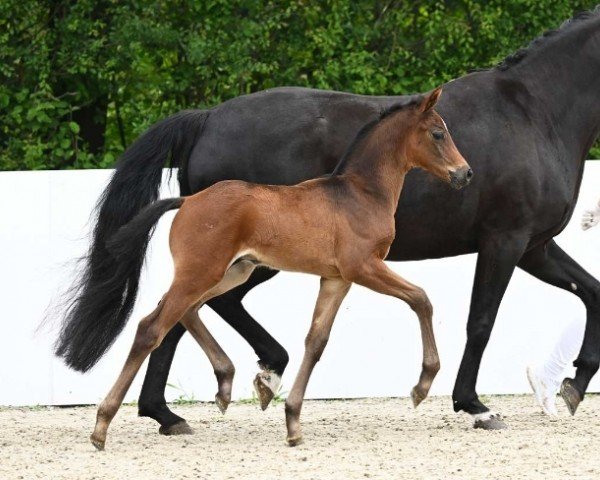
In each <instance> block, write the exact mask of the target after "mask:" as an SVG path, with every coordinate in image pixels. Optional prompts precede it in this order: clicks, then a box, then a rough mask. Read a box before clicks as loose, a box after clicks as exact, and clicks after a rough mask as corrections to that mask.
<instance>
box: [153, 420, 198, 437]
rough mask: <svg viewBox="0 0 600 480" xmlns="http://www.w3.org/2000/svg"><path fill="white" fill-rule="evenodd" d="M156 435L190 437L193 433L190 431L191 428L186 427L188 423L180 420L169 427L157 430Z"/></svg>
mask: <svg viewBox="0 0 600 480" xmlns="http://www.w3.org/2000/svg"><path fill="white" fill-rule="evenodd" d="M158 433H160V434H161V435H167V436H169V435H191V434H192V433H194V431H193V430H192V428H191V427H190V426H189V425H188V423H187V422H186V421H185V420H182V421H181V422H177V423H176V424H174V425H171V426H169V427H165V426H162V425H161V427H160V428H159V429H158Z"/></svg>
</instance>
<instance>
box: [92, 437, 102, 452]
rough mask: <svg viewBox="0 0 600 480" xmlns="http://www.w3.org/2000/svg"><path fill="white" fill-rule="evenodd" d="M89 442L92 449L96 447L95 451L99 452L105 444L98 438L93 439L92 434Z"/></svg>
mask: <svg viewBox="0 0 600 480" xmlns="http://www.w3.org/2000/svg"><path fill="white" fill-rule="evenodd" d="M90 441H91V442H92V445H93V446H94V447H96V450H98V451H100V452H101V451H102V450H104V444H105V441H104V440H100V439H98V438H95V437H94V435H93V434H92V435H90Z"/></svg>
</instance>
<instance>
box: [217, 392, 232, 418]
mask: <svg viewBox="0 0 600 480" xmlns="http://www.w3.org/2000/svg"><path fill="white" fill-rule="evenodd" d="M215 403H216V404H217V407H219V410H220V411H221V413H222V414H223V415H225V412H226V411H227V407H228V406H229V403H230V401H229V400H226V399H224V398H222V397H220V396H219V394H218V393H217V394H216V395H215Z"/></svg>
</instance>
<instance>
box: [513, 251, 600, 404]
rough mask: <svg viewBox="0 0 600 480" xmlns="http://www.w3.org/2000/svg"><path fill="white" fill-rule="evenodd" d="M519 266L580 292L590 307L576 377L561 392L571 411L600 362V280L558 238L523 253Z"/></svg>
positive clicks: (577, 292)
mask: <svg viewBox="0 0 600 480" xmlns="http://www.w3.org/2000/svg"><path fill="white" fill-rule="evenodd" d="M519 267H520V268H522V269H523V270H525V271H526V272H528V273H530V274H531V275H533V276H534V277H536V278H539V279H540V280H542V281H543V282H546V283H549V284H550V285H554V286H556V287H559V288H562V289H563V290H567V291H569V292H571V293H573V294H574V295H577V296H578V297H579V298H580V299H581V301H582V302H583V303H584V305H585V307H586V309H587V321H586V327H585V335H584V337H583V344H582V345H581V351H580V353H579V356H578V357H577V360H575V362H574V363H573V364H574V365H575V367H577V373H576V374H575V378H574V379H569V378H568V379H565V381H564V382H563V386H562V389H561V393H562V396H563V398H564V399H565V402H566V403H567V406H568V407H569V410H570V412H571V414H574V413H575V410H577V406H578V405H579V403H580V402H581V400H583V396H584V395H585V391H586V389H587V387H588V385H589V383H590V380H591V379H592V377H593V376H594V374H595V373H596V371H597V370H598V367H599V365H600V282H598V280H596V279H595V278H594V277H592V276H591V275H590V274H589V273H587V272H586V271H585V270H584V269H583V268H582V267H581V266H580V265H579V264H577V262H575V260H573V259H572V258H571V257H570V256H569V255H567V254H566V253H565V252H564V251H563V250H562V249H561V248H560V247H559V246H558V245H557V244H556V242H555V241H554V240H552V241H551V242H549V243H548V244H547V245H546V246H540V247H537V248H535V249H533V250H532V251H530V252H527V254H526V255H524V256H523V259H522V260H521V262H519Z"/></svg>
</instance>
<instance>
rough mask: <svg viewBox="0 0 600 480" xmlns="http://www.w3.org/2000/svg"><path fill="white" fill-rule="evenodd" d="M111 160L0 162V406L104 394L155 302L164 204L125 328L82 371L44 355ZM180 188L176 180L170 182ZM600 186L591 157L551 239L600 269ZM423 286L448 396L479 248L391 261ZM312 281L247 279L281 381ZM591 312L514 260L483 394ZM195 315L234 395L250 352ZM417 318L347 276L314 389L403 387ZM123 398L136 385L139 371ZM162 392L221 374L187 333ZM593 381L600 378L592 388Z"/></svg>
mask: <svg viewBox="0 0 600 480" xmlns="http://www.w3.org/2000/svg"><path fill="white" fill-rule="evenodd" d="M110 174H111V171H108V170H86V171H53V172H6V173H0V219H1V226H0V252H2V254H1V255H2V260H1V263H0V265H1V267H2V270H1V274H0V288H1V290H0V291H1V292H2V293H1V294H2V307H3V308H2V322H1V325H2V327H1V328H2V333H1V334H0V386H1V387H0V405H32V404H83V403H95V402H97V401H98V400H99V399H101V398H102V397H103V396H104V394H105V393H106V392H107V391H108V389H109V387H110V386H111V385H112V382H113V381H114V380H115V379H116V376H117V374H118V372H119V371H120V369H121V366H122V364H123V361H124V359H125V356H126V354H127V351H128V349H129V346H130V345H131V342H132V339H133V334H134V331H135V325H136V323H137V321H138V320H139V319H140V318H141V317H142V316H143V315H144V313H147V312H149V311H151V310H152V309H153V307H154V306H155V305H156V302H157V301H158V299H159V298H160V296H161V294H162V293H163V292H164V291H165V289H166V287H167V286H168V285H169V283H170V280H171V275H172V266H171V260H170V256H169V252H168V246H167V233H168V227H169V224H170V221H171V219H172V217H173V215H174V212H171V213H170V214H167V215H165V218H163V219H162V220H161V222H160V224H159V228H158V229H157V232H156V235H155V237H154V239H153V241H152V244H151V250H150V255H149V257H148V262H147V268H146V270H145V272H144V273H143V277H142V278H143V280H142V285H141V290H140V298H139V300H138V304H137V306H136V308H135V311H134V313H133V317H132V320H131V322H130V324H129V325H128V326H127V328H126V329H125V331H124V332H123V334H122V335H121V336H120V338H119V339H118V340H117V342H116V343H115V346H114V347H113V348H112V349H111V350H110V352H109V353H108V355H107V356H106V357H105V358H104V359H103V360H101V362H100V363H99V364H98V366H97V367H96V368H95V369H94V370H92V372H90V373H89V374H86V375H80V374H78V373H74V372H72V371H69V370H68V369H67V368H65V367H64V366H63V365H62V364H61V363H60V362H59V361H57V360H56V359H55V358H54V357H53V356H52V354H51V343H52V342H53V340H54V335H55V334H54V332H52V331H50V329H49V328H45V329H43V330H41V331H39V332H38V333H35V330H36V328H37V326H38V324H39V322H40V320H41V319H42V317H43V314H44V310H45V309H46V307H47V305H48V304H49V303H50V301H51V299H52V298H53V297H55V296H56V294H57V293H58V292H59V291H60V290H61V289H64V288H65V287H66V286H68V285H69V284H70V283H71V281H72V278H73V275H74V273H73V271H72V262H71V263H69V262H70V261H72V259H73V258H76V257H77V256H78V255H81V254H82V253H83V252H84V251H85V248H86V246H87V240H86V238H85V236H86V235H87V231H88V225H87V221H88V217H89V214H90V211H91V209H92V206H93V204H94V203H95V201H96V199H97V198H98V196H99V194H100V192H101V191H102V189H103V188H104V186H105V184H106V182H107V180H108V178H109V175H110ZM176 193H177V188H176V186H175V181H174V179H172V181H171V186H170V190H169V188H167V187H165V189H164V190H163V196H173V195H175V194H176ZM598 196H600V162H596V163H594V162H588V165H587V167H586V173H585V176H584V180H583V184H582V188H581V193H580V196H579V203H578V205H577V208H576V210H575V213H574V216H573V220H572V222H571V224H570V225H569V226H568V227H567V229H566V230H565V231H564V232H563V233H562V234H561V235H560V236H559V237H558V243H559V244H560V245H561V246H562V247H563V248H564V249H565V250H566V251H567V252H569V253H570V254H571V255H572V256H573V257H574V258H575V259H576V260H577V261H578V262H579V263H580V264H582V265H583V266H584V267H585V268H586V269H588V271H589V272H590V273H592V274H593V275H595V276H596V277H600V227H599V228H596V229H593V230H591V231H589V232H582V231H581V229H580V227H579V219H580V217H581V214H582V212H583V210H584V209H585V208H587V207H589V206H592V205H594V204H595V202H596V201H597V200H598ZM391 266H392V268H394V269H395V270H397V271H398V272H401V273H402V275H403V276H405V277H406V278H408V279H410V280H411V281H412V282H414V283H417V284H419V285H421V286H422V287H424V288H425V290H426V291H427V292H428V293H429V296H430V298H431V300H432V303H433V305H434V309H435V317H434V321H435V329H436V336H437V339H438V346H439V350H440V356H441V361H442V370H441V372H440V374H439V376H438V378H437V379H436V382H435V383H434V386H433V389H432V393H433V394H450V393H451V391H452V386H453V382H454V378H455V376H456V372H457V369H458V365H459V362H460V358H461V355H462V352H463V347H464V342H465V325H466V320H467V313H468V308H469V301H470V290H471V284H472V278H473V273H474V267H475V256H474V255H467V256H462V257H456V258H448V259H441V260H428V261H422V262H405V263H393V264H391ZM317 289H318V280H317V279H316V278H315V277H310V276H308V275H301V274H289V273H282V274H280V275H277V276H276V277H275V278H274V279H273V280H271V281H269V282H267V283H265V284H263V285H261V286H259V287H257V288H256V289H255V290H253V291H252V292H251V293H250V294H249V295H248V296H247V298H246V299H245V300H244V303H245V305H246V307H247V308H248V310H249V311H250V313H251V314H252V315H253V316H254V317H255V318H256V319H258V320H259V321H260V322H261V324H262V325H263V326H264V327H265V328H266V329H267V330H268V331H269V332H271V333H272V334H273V335H274V337H275V338H277V339H278V340H279V341H280V342H281V344H282V345H283V346H284V347H285V348H287V349H288V351H289V353H290V358H291V361H290V365H289V367H288V370H287V372H286V374H285V375H284V378H283V390H284V391H286V390H288V389H289V387H290V386H291V384H292V381H293V378H294V375H295V373H296V372H297V369H298V367H299V363H300V360H301V358H302V353H303V344H304V336H305V334H306V332H307V330H308V326H309V323H310V319H311V314H312V308H313V305H314V301H315V299H316V294H317ZM584 315H585V310H584V308H583V306H582V305H581V303H580V302H579V300H578V299H577V298H576V297H575V296H573V295H571V294H569V293H567V292H564V291H561V290H558V289H556V288H553V287H550V286H548V285H545V284H543V283H541V282H539V281H538V280H535V279H533V278H532V277H530V276H528V275H527V274H524V273H523V272H521V271H517V272H516V273H515V275H514V277H513V280H512V282H511V284H510V286H509V288H508V291H507V293H506V295H505V298H504V302H503V303H502V306H501V308H500V312H499V315H498V319H497V321H496V326H495V329H494V332H493V334H492V338H491V340H490V343H489V346H488V348H487V350H486V353H485V356H484V358H483V362H482V365H481V371H480V376H479V383H478V391H479V393H520V392H527V391H528V390H529V387H528V385H527V381H526V379H525V374H524V371H525V366H526V365H527V363H528V362H530V361H535V360H539V359H542V358H543V357H544V355H546V354H547V352H548V351H549V349H550V348H551V347H552V345H553V342H554V341H555V340H556V339H557V337H558V336H559V334H560V332H561V329H562V328H563V327H564V326H565V325H566V324H567V323H568V322H569V321H571V320H572V319H573V318H576V317H582V316H584ZM201 316H202V318H203V319H204V320H205V322H206V324H207V325H208V327H209V329H210V330H211V331H212V332H213V333H214V335H215V337H216V338H217V340H218V341H219V342H220V343H221V345H222V346H223V348H224V349H225V351H226V352H227V353H228V354H229V356H230V357H231V359H232V360H233V362H234V363H235V365H236V368H237V374H236V380H235V385H234V397H235V398H248V397H250V396H251V395H252V387H251V381H252V378H253V376H254V374H255V372H256V370H257V368H256V364H255V362H256V357H255V355H254V352H253V351H252V349H251V348H250V347H249V346H248V345H247V344H246V343H245V342H244V341H243V340H242V339H241V337H240V336H239V335H237V334H236V333H235V332H234V331H233V330H232V329H231V328H230V327H229V326H227V325H226V324H225V322H223V321H222V320H221V319H220V318H219V317H217V316H216V315H215V314H214V313H213V312H212V311H211V310H210V309H209V308H208V307H203V309H202V311H201ZM420 351H421V347H420V336H419V330H418V322H417V320H416V318H415V316H414V314H413V313H412V311H410V309H408V308H407V307H406V306H405V305H404V304H403V303H402V302H400V301H398V300H394V299H391V298H386V297H383V296H381V295H377V294H375V293H372V292H370V291H367V290H366V289H363V288H361V287H357V286H354V287H353V288H352V290H351V291H350V294H349V295H348V297H347V299H346V300H345V301H344V304H343V305H342V308H341V310H340V314H339V316H338V319H337V321H336V324H335V326H334V328H333V332H332V335H331V339H330V342H329V345H328V346H327V349H326V351H325V354H324V355H323V358H322V360H321V362H320V364H319V365H318V366H317V368H316V369H315V372H314V374H313V377H312V379H311V382H310V384H309V387H308V392H307V396H308V397H310V398H334V397H377V396H405V395H407V394H408V392H409V391H410V388H411V387H412V386H413V384H414V383H415V382H416V380H417V376H418V373H419V371H420ZM141 372H142V373H140V375H138V378H136V381H135V382H134V385H133V387H132V388H131V390H130V392H129V394H128V395H127V400H128V401H131V400H135V399H136V398H137V396H138V394H139V390H140V386H141V382H142V378H143V372H145V367H144V368H143V369H142V371H141ZM169 382H170V384H172V385H175V386H176V387H179V388H174V387H169V388H168V389H167V398H168V399H174V398H177V397H179V396H180V395H183V396H185V397H187V398H195V399H199V400H212V399H213V398H214V394H215V392H216V383H215V380H214V377H213V374H212V369H211V367H210V364H209V363H208V361H207V359H206V357H205V356H204V354H203V353H202V351H201V350H200V348H199V347H198V346H197V345H196V344H195V343H194V341H193V340H192V339H191V337H190V336H189V335H186V336H185V337H184V339H183V340H182V342H181V343H180V347H179V349H178V351H177V355H176V357H175V361H174V363H173V369H172V371H171V375H170V380H169ZM591 390H592V391H600V376H596V378H595V379H594V381H593V382H592V385H591Z"/></svg>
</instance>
